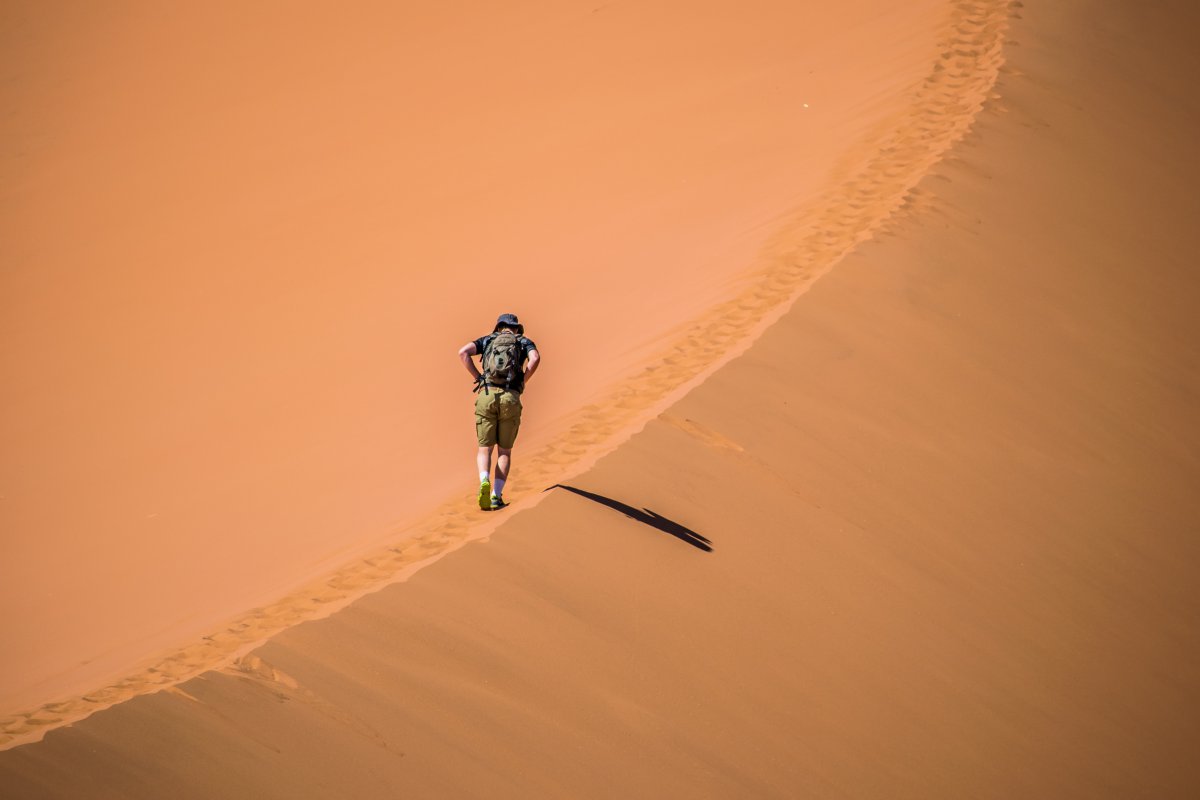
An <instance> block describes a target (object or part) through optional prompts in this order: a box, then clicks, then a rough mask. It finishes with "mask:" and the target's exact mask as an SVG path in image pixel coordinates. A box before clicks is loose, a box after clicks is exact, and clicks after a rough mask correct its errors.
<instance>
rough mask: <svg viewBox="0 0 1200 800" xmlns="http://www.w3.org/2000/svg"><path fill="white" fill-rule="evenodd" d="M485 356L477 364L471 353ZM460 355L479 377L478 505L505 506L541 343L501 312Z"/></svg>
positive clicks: (477, 416) (476, 431)
mask: <svg viewBox="0 0 1200 800" xmlns="http://www.w3.org/2000/svg"><path fill="white" fill-rule="evenodd" d="M475 355H478V356H481V358H480V359H479V361H480V367H479V368H476V367H475V362H474V361H473V360H472V358H471V357H472V356H475ZM458 357H459V358H460V359H461V360H462V362H463V366H465V367H466V368H467V372H469V373H471V377H473V378H475V391H476V392H478V396H477V397H476V398H475V435H476V437H477V438H478V440H479V452H478V454H477V455H476V457H475V461H476V464H477V466H478V467H479V507H480V508H481V509H483V510H484V511H490V510H493V509H497V508H504V506H505V503H504V483H505V481H507V480H508V471H509V467H510V465H511V463H512V446H513V442H515V441H516V440H517V429H518V428H520V427H521V392H523V391H525V381H527V380H528V379H529V378H531V377H533V373H534V372H535V371H536V370H537V367H538V362H539V361H540V360H541V356H539V355H538V351H537V345H535V344H534V343H533V342H531V341H530V340H529V339H526V338H525V326H524V325H522V324H521V323H520V322H519V321H518V320H517V318H516V316H515V315H513V314H501V315H500V318H499V319H497V320H496V327H495V329H494V330H493V331H492V332H491V333H489V334H488V335H487V336H481V337H479V338H478V339H476V340H475V341H473V342H468V343H467V344H464V345H463V346H462V347H461V348H460V349H459V351H458ZM493 447H495V448H497V452H496V480H495V481H492V480H491V472H492V448H493Z"/></svg>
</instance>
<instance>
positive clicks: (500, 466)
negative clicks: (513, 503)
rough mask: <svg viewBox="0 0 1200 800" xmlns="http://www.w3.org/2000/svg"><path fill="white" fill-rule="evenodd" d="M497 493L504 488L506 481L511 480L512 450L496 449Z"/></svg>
mask: <svg viewBox="0 0 1200 800" xmlns="http://www.w3.org/2000/svg"><path fill="white" fill-rule="evenodd" d="M496 452H497V456H496V483H497V487H496V493H497V494H499V493H500V489H503V488H504V481H506V480H509V464H510V463H511V462H512V449H511V447H509V449H505V447H499V446H497V449H496Z"/></svg>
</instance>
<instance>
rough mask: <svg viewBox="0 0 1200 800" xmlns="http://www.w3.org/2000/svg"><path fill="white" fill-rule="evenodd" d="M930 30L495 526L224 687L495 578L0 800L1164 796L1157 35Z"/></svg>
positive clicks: (337, 585) (1187, 694) (1183, 689)
mask: <svg viewBox="0 0 1200 800" xmlns="http://www.w3.org/2000/svg"><path fill="white" fill-rule="evenodd" d="M955 9H956V12H955V17H954V24H953V25H952V26H951V27H949V28H946V29H944V31H943V34H942V35H943V36H944V37H948V38H944V39H943V45H942V47H940V48H939V53H940V56H939V57H938V58H937V59H936V60H935V61H934V62H933V63H934V68H933V70H932V72H930V73H929V77H928V78H927V79H926V80H924V81H923V82H921V83H919V84H918V85H917V86H916V87H915V88H914V90H913V91H912V92H911V93H910V94H908V95H907V99H908V101H909V102H908V103H907V104H906V105H905V106H904V107H903V108H901V109H893V110H892V113H890V114H889V115H887V116H886V117H885V120H886V123H887V124H886V125H881V126H880V127H877V128H876V129H874V130H873V131H872V132H871V133H872V135H870V136H864V137H862V138H861V139H860V140H859V146H858V147H856V148H853V149H852V151H851V153H850V154H848V155H847V157H846V158H845V159H844V160H843V161H842V165H841V171H839V172H836V173H835V174H834V175H833V176H831V177H833V178H835V180H833V182H832V183H830V184H829V186H830V188H829V190H828V191H827V192H824V193H820V194H818V195H817V196H815V197H813V198H811V202H809V203H806V204H804V205H803V207H802V208H800V209H799V210H798V211H797V212H794V214H793V215H792V216H788V217H786V218H781V222H780V224H779V225H777V227H776V230H775V233H774V236H773V238H772V240H771V242H770V243H769V244H768V245H767V246H766V247H765V248H764V250H763V253H762V257H761V260H760V261H759V262H758V264H759V267H760V269H759V270H758V272H756V273H755V275H754V276H753V277H752V278H749V279H747V280H746V281H745V282H744V283H743V284H742V285H741V286H740V287H739V289H738V291H737V293H736V294H735V295H734V299H732V300H730V301H729V302H727V303H724V304H721V305H719V306H718V307H717V310H716V311H715V312H712V313H710V314H708V315H707V316H706V317H705V320H706V321H707V324H706V325H705V326H702V327H697V328H692V327H688V326H683V327H682V328H681V330H679V331H676V332H675V333H674V336H676V337H677V338H673V339H671V345H670V346H668V347H667V348H666V349H665V350H664V351H663V353H662V354H661V355H660V356H659V357H658V358H656V359H655V360H652V361H650V362H649V366H648V367H646V369H645V370H644V371H634V372H631V373H629V380H628V382H627V383H626V384H625V385H626V386H627V387H628V388H627V389H625V390H624V391H622V392H620V393H618V394H616V395H613V396H612V397H602V398H600V399H598V400H597V402H595V403H594V404H592V405H590V406H588V407H587V408H585V409H584V410H583V411H582V412H580V413H579V416H578V417H577V419H576V420H572V422H574V423H576V427H574V428H573V429H572V428H571V427H567V428H566V429H565V430H566V433H564V434H563V435H562V436H561V438H556V437H554V436H552V435H550V434H549V433H547V434H546V435H545V436H544V438H543V439H541V440H538V443H537V446H536V447H535V448H533V451H534V452H536V453H537V454H538V456H539V457H538V459H536V460H535V461H536V463H535V464H532V465H530V466H529V467H527V469H526V472H525V473H524V475H525V478H524V480H525V481H526V483H525V484H524V492H523V494H524V497H523V499H522V500H521V502H520V503H519V504H518V506H517V507H515V508H514V509H512V510H513V511H515V512H517V513H514V514H511V515H509V514H506V515H505V516H504V517H502V518H501V519H497V520H491V519H489V522H488V524H489V525H490V526H493V527H494V530H492V529H478V528H476V529H473V528H472V527H471V525H470V523H469V518H468V517H467V516H465V515H464V514H463V512H461V511H460V510H459V507H460V506H461V505H462V504H461V503H460V504H459V505H457V506H456V505H447V506H445V507H444V508H442V509H441V510H439V511H437V512H435V516H434V517H432V518H430V519H429V520H428V521H425V522H423V523H422V526H424V527H427V528H428V533H425V534H422V535H419V536H417V537H416V538H413V539H411V540H409V541H407V542H405V543H404V544H402V545H400V546H398V548H397V549H396V550H394V551H392V550H388V551H385V552H383V553H381V554H378V555H377V556H373V557H371V558H370V560H368V561H363V562H357V563H354V564H351V565H350V566H348V567H347V568H346V569H345V570H344V571H343V572H342V573H340V574H339V575H337V576H334V577H333V578H331V579H330V580H328V581H325V582H323V583H321V584H320V585H318V586H315V587H314V588H313V589H312V590H311V591H309V592H304V593H301V594H297V595H293V596H292V597H291V598H290V602H293V603H294V605H293V606H291V607H288V606H286V605H283V606H278V607H275V608H268V609H266V610H265V611H266V612H267V613H265V614H264V613H259V614H258V615H256V616H254V615H252V616H251V617H247V618H244V619H243V620H242V622H241V623H239V625H246V626H251V627H252V626H254V625H259V626H261V627H259V628H257V629H255V630H251V631H250V632H249V633H248V634H247V635H245V636H243V635H242V633H243V632H242V631H241V630H238V629H236V627H235V629H232V630H230V631H227V632H226V639H225V640H224V641H225V642H226V644H223V645H221V646H222V647H224V648H225V649H224V650H222V651H221V655H222V656H225V657H228V656H229V655H231V654H233V653H234V652H235V651H236V650H237V648H239V647H241V646H243V645H244V644H245V643H246V642H249V641H251V640H253V639H255V638H257V637H261V636H264V635H267V634H269V633H271V632H273V631H274V630H276V629H277V628H276V627H273V626H275V625H276V624H277V623H279V624H283V625H286V624H288V623H290V622H292V621H295V620H298V619H301V618H303V617H306V616H309V615H311V614H312V613H313V608H314V607H315V605H320V604H322V603H326V604H329V605H336V604H340V603H345V602H347V601H348V600H350V599H352V598H353V597H354V596H355V595H356V594H361V592H363V591H365V589H366V588H367V587H371V588H378V587H379V586H381V585H382V584H385V583H387V582H388V581H389V580H390V579H391V576H393V575H395V574H397V571H399V572H400V573H403V572H404V570H405V569H411V568H412V567H413V566H414V565H416V564H418V563H420V562H422V561H424V560H426V559H427V558H428V557H430V556H437V555H440V554H443V553H445V552H446V551H447V550H448V549H452V548H455V547H458V546H459V545H461V544H463V543H464V542H466V541H467V540H468V539H469V538H472V536H484V535H486V534H493V535H491V536H490V538H487V539H486V541H476V542H473V543H471V544H469V546H466V547H462V548H461V549H458V550H457V551H456V552H454V553H453V554H452V555H451V556H450V557H447V558H441V559H440V560H437V561H436V563H432V564H430V565H429V566H426V567H425V568H423V569H421V570H419V571H416V572H415V573H414V574H411V575H410V576H409V577H408V580H406V581H404V582H399V583H394V584H392V585H388V586H386V587H385V588H381V589H379V590H378V591H376V592H374V593H372V594H369V595H366V596H361V597H358V598H357V599H355V600H354V602H352V603H349V605H346V606H345V607H344V608H342V609H341V610H340V611H339V612H338V613H336V614H333V615H331V616H328V617H327V618H325V619H321V620H319V621H310V622H306V623H305V624H301V625H297V626H294V627H290V628H289V629H287V630H285V631H283V632H282V633H278V634H277V635H275V636H273V638H271V639H270V641H269V642H267V643H266V644H265V645H262V646H260V647H258V648H257V649H255V650H254V651H253V652H252V653H247V654H244V655H242V656H241V657H240V658H237V659H236V660H235V661H233V662H231V663H229V664H228V665H227V666H225V667H223V668H221V669H219V670H212V671H208V672H205V673H203V674H202V675H199V676H198V677H195V678H193V679H191V680H188V681H186V682H184V683H180V684H178V685H176V686H174V687H173V688H171V689H169V690H167V691H160V692H158V693H155V694H151V695H148V696H140V697H136V698H135V699H132V700H129V701H127V702H123V703H120V704H119V705H117V706H115V707H113V708H110V709H108V710H107V711H103V712H101V713H96V714H94V715H92V716H90V717H89V718H87V719H86V720H84V721H82V722H79V723H77V724H74V725H70V726H68V727H62V728H60V729H58V730H54V731H52V732H51V733H50V734H49V735H47V736H46V737H45V739H44V740H43V741H40V742H38V743H36V744H29V745H25V746H21V747H16V748H13V749H10V750H8V751H7V752H4V753H0V787H3V788H5V789H6V790H7V792H6V793H8V794H12V795H13V796H20V797H41V796H47V797H56V796H81V795H84V796H98V797H99V796H121V797H136V796H146V797H155V796H161V795H162V794H163V792H164V790H168V791H169V792H170V793H171V794H172V796H181V797H192V796H194V797H213V796H248V795H249V796H277V797H327V796H365V797H376V796H380V797H382V796H393V795H395V794H401V793H405V794H409V795H416V796H431V797H434V796H436V797H472V796H480V797H484V796H486V797H509V796H511V797H529V796H570V797H580V796H583V797H610V796H636V797H642V796H645V797H651V796H697V797H747V796H749V797H774V796H797V795H800V796H822V797H824V796H847V797H962V796H979V797H1005V798H1007V797H1014V796H1022V797H1054V798H1061V797H1089V798H1092V797H1130V796H1153V797H1191V796H1194V795H1195V794H1196V792H1197V790H1200V773H1198V772H1197V770H1196V768H1195V766H1194V764H1193V759H1191V757H1190V751H1191V749H1192V743H1193V742H1195V741H1196V736H1197V733H1200V731H1197V723H1196V719H1197V717H1196V714H1195V709H1196V708H1197V699H1198V694H1200V674H1198V671H1197V669H1196V668H1195V666H1194V665H1195V664H1196V663H1197V656H1198V655H1200V652H1198V650H1200V642H1198V641H1197V637H1196V629H1195V620H1196V618H1197V614H1196V612H1197V611H1198V610H1200V609H1198V605H1200V595H1198V593H1197V591H1196V590H1195V588H1194V586H1193V584H1194V580H1193V576H1194V574H1195V571H1196V566H1197V561H1198V557H1200V552H1198V551H1197V544H1196V540H1195V535H1194V534H1195V532H1196V531H1197V530H1200V509H1198V507H1197V505H1196V503H1195V500H1194V486H1195V485H1196V483H1197V478H1198V477H1200V469H1198V464H1197V453H1200V420H1198V419H1197V417H1196V413H1195V399H1196V397H1197V396H1200V368H1198V367H1197V365H1198V364H1200V352H1198V350H1200V337H1198V336H1197V330H1196V323H1195V322H1194V319H1193V314H1192V309H1193V307H1194V304H1195V300H1196V298H1197V296H1198V292H1197V290H1198V289H1200V285H1198V279H1197V277H1196V276H1195V274H1194V270H1192V268H1191V261H1192V260H1193V259H1192V258H1191V253H1193V252H1195V249H1196V244H1197V243H1196V241H1195V239H1196V236H1197V233H1196V231H1195V228H1194V226H1193V225H1191V224H1190V220H1192V219H1194V218H1195V216H1196V212H1197V210H1198V209H1197V205H1198V201H1197V195H1196V192H1195V186H1196V185H1197V182H1198V180H1200V174H1197V172H1198V168H1197V165H1196V162H1195V160H1194V159H1193V158H1192V157H1191V154H1190V147H1191V141H1192V139H1193V138H1194V132H1195V130H1196V124H1197V122H1198V121H1200V101H1198V98H1197V96H1196V92H1195V91H1194V89H1192V87H1191V86H1190V84H1191V76H1192V75H1193V74H1194V67H1195V57H1194V56H1193V55H1192V51H1191V43H1190V41H1188V40H1187V34H1186V31H1187V30H1188V29H1189V28H1188V26H1187V25H1186V24H1184V22H1185V20H1189V19H1190V15H1194V12H1193V11H1192V9H1191V8H1190V6H1186V5H1184V4H1182V3H1161V4H1153V5H1151V6H1145V7H1139V8H1136V9H1134V8H1130V7H1126V6H1123V5H1122V4H1118V3H1105V2H1063V3H1055V4H1032V3H1031V4H1029V6H1028V7H1021V6H1020V4H1012V5H1011V6H1010V5H1008V4H1004V5H999V4H990V3H976V4H972V3H960V4H957V5H956V6H955ZM1010 26H1011V27H1010ZM1001 39H1003V41H1004V45H1003V50H1001V49H1000V47H999V43H1000V41H1001ZM1001 58H1003V62H1002V61H1001ZM997 74H999V78H998V81H997V82H996V83H994V84H993V81H994V80H996V78H997ZM968 129H970V133H969V134H967V131H968ZM964 135H966V138H965V139H964V138H963V136H964ZM948 148H952V149H950V150H949V153H950V156H949V157H948V158H945V157H944V154H945V153H946V152H947V149H948ZM939 158H942V160H941V161H940V162H939ZM834 264H836V265H837V268H836V269H833V270H832V271H830V267H831V266H833V265H834ZM819 275H824V277H823V278H822V279H821V280H820V281H819V282H815V283H814V279H815V278H816V277H817V276H819ZM797 298H799V299H798V301H797ZM789 308H790V310H788V309H789ZM785 312H786V313H785ZM548 369H549V367H548ZM647 417H650V418H651V419H650V421H648V422H647ZM627 433H628V434H631V437H630V438H627V440H626V441H624V442H623V443H622V444H621V445H620V446H619V447H617V449H615V450H611V446H612V444H613V443H614V442H618V441H620V440H621V439H622V438H623V437H625V436H626V435H627ZM531 461H534V459H531ZM554 483H562V484H565V485H566V486H567V487H570V489H569V490H564V489H562V488H558V489H551V490H550V491H547V492H540V491H538V490H540V489H542V488H544V487H545V486H550V485H551V484H554ZM501 523H502V524H501ZM496 526H498V527H496ZM284 602H285V604H286V603H287V602H289V601H284ZM287 614H295V615H296V616H293V617H287V616H286V615H287ZM196 655H197V654H196V653H192V654H190V655H189V656H187V657H189V658H190V657H192V656H196ZM210 657H211V654H204V655H202V656H199V657H198V658H196V661H195V664H194V665H193V666H197V665H199V664H202V663H203V662H204V661H205V660H206V659H208V658H210ZM160 669H161V668H160ZM164 677H165V678H166V680H165V681H164V683H172V682H173V681H174V679H175V678H176V677H178V675H171V674H167V675H165V676H164ZM139 680H142V681H143V682H144V684H142V685H124V686H122V685H117V687H116V688H115V691H117V692H118V693H119V694H118V695H114V697H113V698H110V699H123V698H125V697H128V696H129V695H131V694H136V693H138V692H140V691H142V690H143V689H145V688H147V685H146V684H153V683H155V682H156V681H157V680H158V678H157V677H155V676H154V675H145V674H143V675H142V676H140V678H139ZM121 692H123V694H120V693H121ZM99 699H100V700H101V704H104V703H107V702H108V699H106V698H99ZM72 713H76V712H75V711H74V710H73V709H71V708H60V709H55V708H51V709H45V710H44V711H43V712H42V713H41V714H40V715H34V716H33V717H26V718H23V719H14V720H10V721H9V723H8V728H7V731H6V732H7V733H8V734H9V735H10V736H27V735H28V734H29V728H28V726H30V725H37V724H38V723H39V722H41V723H43V724H47V725H55V724H58V723H59V722H61V720H62V719H63V718H64V717H65V716H66V715H70V714H72ZM56 714H57V715H58V716H56ZM23 726H25V727H23ZM66 765H70V769H69V770H68V769H66Z"/></svg>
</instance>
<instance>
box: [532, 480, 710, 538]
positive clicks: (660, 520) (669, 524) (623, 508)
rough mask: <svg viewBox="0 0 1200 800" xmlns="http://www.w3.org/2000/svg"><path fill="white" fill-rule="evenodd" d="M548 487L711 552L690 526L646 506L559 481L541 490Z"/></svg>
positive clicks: (548, 489)
mask: <svg viewBox="0 0 1200 800" xmlns="http://www.w3.org/2000/svg"><path fill="white" fill-rule="evenodd" d="M550 489H563V490H565V491H568V492H571V493H572V494H577V495H579V496H580V497H586V498H587V499H588V500H591V501H593V502H595V503H599V504H600V505H602V506H608V507H609V508H611V509H613V510H614V511H620V512H621V513H622V514H624V515H625V516H627V517H629V518H630V519H633V520H636V521H638V522H641V523H644V524H646V525H649V526H650V527H651V528H657V529H658V530H660V531H662V532H663V533H669V534H671V535H672V536H674V537H675V538H676V539H681V540H683V541H685V542H687V543H688V544H690V545H691V546H692V547H698V548H699V549H701V550H703V551H704V552H706V553H711V552H712V549H713V548H712V542H710V541H709V540H708V539H705V538H704V537H703V536H701V535H700V534H698V533H696V532H695V531H694V530H692V529H691V528H686V527H684V526H683V525H680V524H679V523H678V522H675V521H674V520H670V519H667V518H666V517H663V516H659V515H658V514H655V513H654V512H653V511H651V510H650V509H648V508H643V509H641V510H638V509H636V508H634V507H633V506H631V505H626V504H625V503H622V502H621V501H620V500H613V499H612V498H611V497H605V496H604V495H602V494H596V493H595V492H589V491H586V490H584V489H576V488H575V487H574V486H564V485H563V484H561V483H556V484H554V485H553V486H551V487H549V488H547V489H544V490H543V491H547V492H548V491H550Z"/></svg>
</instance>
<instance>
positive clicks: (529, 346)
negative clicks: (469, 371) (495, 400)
mask: <svg viewBox="0 0 1200 800" xmlns="http://www.w3.org/2000/svg"><path fill="white" fill-rule="evenodd" d="M495 338H496V334H495V333H489V334H488V335H487V336H480V337H479V338H478V339H476V340H475V352H476V353H478V354H479V355H480V356H482V355H483V350H484V348H485V347H487V346H488V342H490V341H491V340H492V339H495ZM517 346H518V347H520V348H521V352H520V358H518V359H517V366H518V367H519V368H520V369H518V370H517V377H516V380H515V381H513V385H512V386H509V387H508V388H509V389H512V390H513V391H514V392H523V391H525V360H526V359H527V358H529V353H530V351H532V350H537V345H536V344H534V343H533V341H532V340H530V339H526V338H525V337H524V336H518V337H517Z"/></svg>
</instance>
